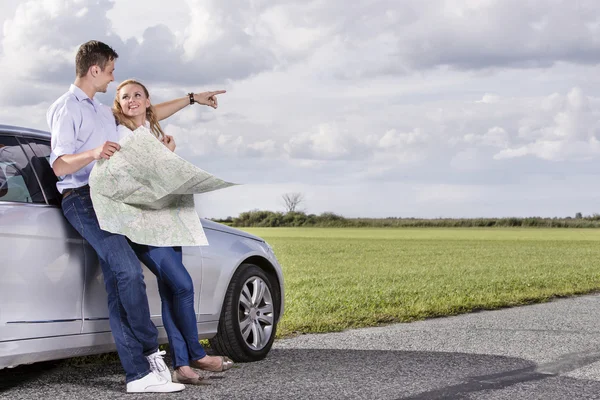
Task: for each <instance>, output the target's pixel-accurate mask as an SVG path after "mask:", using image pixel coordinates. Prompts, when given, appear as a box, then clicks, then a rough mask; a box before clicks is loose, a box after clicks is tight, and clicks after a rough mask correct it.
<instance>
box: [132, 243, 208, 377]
mask: <svg viewBox="0 0 600 400" xmlns="http://www.w3.org/2000/svg"><path fill="white" fill-rule="evenodd" d="M131 247H132V248H133V250H134V251H135V253H136V254H137V256H138V258H139V259H140V260H141V261H142V262H143V263H144V264H145V265H146V267H148V269H149V270H150V271H152V272H153V273H154V275H156V279H157V281H158V291H159V293H160V298H161V303H162V319H163V323H164V325H165V330H166V331H167V336H168V337H169V345H170V346H171V355H172V359H173V367H174V368H178V367H181V366H185V365H190V360H199V359H200V358H203V357H204V356H206V352H205V351H204V348H203V347H202V345H201V344H200V342H199V341H198V326H197V325H196V323H197V321H196V312H195V311H194V282H193V281H192V278H191V276H190V274H189V273H188V271H187V269H186V268H185V266H184V265H183V257H182V253H181V247H154V246H147V245H141V244H137V243H131Z"/></svg>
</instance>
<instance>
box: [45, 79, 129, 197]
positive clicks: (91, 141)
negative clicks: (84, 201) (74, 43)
mask: <svg viewBox="0 0 600 400" xmlns="http://www.w3.org/2000/svg"><path fill="white" fill-rule="evenodd" d="M46 120H47V122H48V126H49V127H50V132H51V133H52V141H51V147H52V152H51V153H50V165H53V164H54V161H56V159H57V158H58V157H60V156H62V155H65V154H78V153H82V152H84V151H87V150H91V149H94V148H96V147H98V146H101V145H103V144H104V142H106V141H107V140H109V141H111V142H117V141H118V138H119V136H118V134H117V124H116V122H115V117H114V116H113V113H112V110H111V109H110V107H108V106H105V105H104V104H101V103H100V102H98V101H96V100H94V99H90V98H89V97H88V95H87V94H85V93H84V91H83V90H81V89H80V88H79V87H77V86H75V85H71V87H70V88H69V91H68V92H67V93H65V94H63V95H62V96H61V97H60V98H59V99H58V100H56V101H55V102H54V104H52V105H51V106H50V108H49V109H48V112H47V113H46ZM95 164H96V161H92V162H91V163H89V164H88V165H86V166H85V167H83V168H81V169H80V170H79V171H77V172H75V173H73V174H69V175H65V176H62V177H60V179H59V181H58V183H57V184H56V187H57V188H58V191H59V192H61V193H62V192H63V190H65V189H70V188H76V187H81V186H84V185H86V184H87V183H88V180H89V177H90V172H91V171H92V168H93V167H94V165H95Z"/></svg>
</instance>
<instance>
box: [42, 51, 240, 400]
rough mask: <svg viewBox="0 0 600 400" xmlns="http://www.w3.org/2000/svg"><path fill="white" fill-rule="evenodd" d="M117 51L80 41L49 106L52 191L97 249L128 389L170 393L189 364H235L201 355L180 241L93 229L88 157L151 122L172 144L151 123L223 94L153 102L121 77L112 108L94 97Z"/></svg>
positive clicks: (185, 377) (195, 379)
mask: <svg viewBox="0 0 600 400" xmlns="http://www.w3.org/2000/svg"><path fill="white" fill-rule="evenodd" d="M117 58H118V54H117V53H116V52H115V51H114V50H113V49H112V48H111V47H110V46H108V45H106V44H104V43H102V42H98V41H89V42H87V43H84V44H83V45H81V46H80V48H79V50H78V52H77V55H76V58H75V64H76V78H75V82H74V84H73V85H71V87H70V88H69V91H68V92H67V93H65V94H64V95H62V96H61V97H60V98H59V99H58V100H56V101H55V102H54V103H53V104H52V105H51V106H50V108H49V109H48V113H47V121H48V125H49V127H50V131H51V133H52V139H51V140H52V141H51V146H52V153H51V155H50V164H51V165H52V169H53V170H54V173H55V174H56V176H58V177H59V181H58V183H57V188H58V190H59V192H61V193H62V195H63V200H62V209H63V213H64V215H65V217H66V218H67V220H68V221H69V222H70V223H71V225H73V227H74V228H75V229H76V230H77V231H78V232H79V233H80V234H81V236H83V238H85V239H86V240H87V241H88V242H89V243H90V245H91V246H92V247H93V248H94V250H95V251H96V253H97V255H98V259H99V261H100V266H101V268H102V273H103V276H104V283H105V288H106V292H107V294H108V311H109V321H110V327H111V331H112V334H113V338H114V340H115V344H116V347H117V352H118V354H119V358H120V360H121V364H122V365H123V368H124V369H125V374H126V389H127V392H133V393H139V392H177V391H180V390H183V389H184V387H185V386H184V385H183V384H182V383H188V384H202V383H203V382H202V378H201V377H200V376H199V375H198V374H197V373H196V372H195V371H194V370H193V369H192V368H191V367H194V368H198V369H202V370H206V371H213V372H222V371H225V370H227V369H229V368H231V366H232V365H233V362H232V361H231V360H230V359H228V358H227V357H221V356H208V355H207V354H206V352H205V351H204V349H203V347H202V345H201V344H200V343H199V341H198V330H197V325H196V313H195V311H194V303H193V300H194V288H193V282H192V279H191V277H190V276H189V274H188V272H187V270H186V269H185V266H184V265H183V263H182V252H181V247H154V246H147V245H141V244H137V243H133V242H131V241H129V240H128V239H127V238H126V237H125V236H122V235H118V234H113V233H110V232H107V231H104V230H102V229H100V227H99V224H98V220H97V218H96V214H95V212H94V208H93V205H92V201H91V198H90V188H89V186H88V180H89V176H90V172H91V170H92V167H93V166H94V164H95V162H96V161H97V160H100V159H101V158H104V159H110V157H111V156H112V155H113V154H114V153H115V152H116V151H119V149H120V146H119V144H118V143H117V142H118V141H119V139H120V138H122V137H123V136H124V135H126V134H129V133H131V132H132V131H133V130H135V129H136V128H138V127H139V126H142V125H145V126H147V127H149V128H150V130H151V131H152V132H153V133H154V134H155V135H156V137H157V138H158V140H160V141H161V142H162V143H163V144H164V145H165V146H167V147H168V148H169V149H170V150H171V151H173V150H174V149H175V141H174V139H173V137H172V136H168V135H165V134H164V133H163V131H162V129H161V128H160V125H159V122H158V121H160V120H163V119H165V118H167V117H169V116H171V115H173V114H175V113H176V112H178V111H180V110H181V109H183V108H184V107H185V106H187V105H191V104H194V103H198V104H204V105H207V106H210V107H213V108H217V98H216V95H218V94H222V93H225V91H215V92H204V93H189V94H188V96H185V97H182V98H178V99H174V100H171V101H167V102H165V103H161V104H158V105H156V106H151V105H150V98H149V94H148V91H147V90H146V88H145V87H144V86H143V85H142V84H140V83H138V82H136V81H133V80H128V81H125V82H123V83H121V85H119V87H118V89H117V95H116V98H115V101H114V108H113V110H111V109H110V108H109V107H108V106H105V105H103V104H100V103H99V102H98V101H96V100H95V99H94V95H95V94H96V93H98V92H106V90H107V88H108V85H109V84H110V82H112V81H114V76H113V72H114V69H115V61H116V60H117ZM117 123H118V125H117ZM140 260H141V261H142V262H143V263H144V264H145V265H146V266H147V267H148V268H149V269H150V270H151V271H152V272H153V273H154V274H155V275H156V278H157V281H158V288H159V292H160V296H161V300H162V318H163V322H164V326H165V329H166V331H167V335H168V338H169V345H170V348H171V352H172V356H173V357H172V358H173V365H174V369H175V370H174V372H173V374H172V375H171V373H170V371H169V369H168V367H167V366H166V364H165V362H164V360H163V357H162V356H163V355H164V354H165V352H164V351H159V349H158V341H157V340H158V331H157V329H156V326H155V325H154V324H153V323H152V321H151V319H150V310H149V306H148V298H147V296H146V286H145V283H144V276H143V273H142V268H141V265H140Z"/></svg>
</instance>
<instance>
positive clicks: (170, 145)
mask: <svg viewBox="0 0 600 400" xmlns="http://www.w3.org/2000/svg"><path fill="white" fill-rule="evenodd" d="M160 141H161V142H162V143H163V144H164V145H165V146H167V149H169V150H171V151H175V147H176V145H175V139H173V136H171V135H164V136H163V137H162V138H161V139H160Z"/></svg>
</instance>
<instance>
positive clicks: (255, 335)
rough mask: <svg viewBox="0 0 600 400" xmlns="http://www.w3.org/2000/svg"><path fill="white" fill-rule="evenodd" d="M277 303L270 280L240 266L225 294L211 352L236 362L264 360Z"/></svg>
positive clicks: (249, 266)
mask: <svg viewBox="0 0 600 400" xmlns="http://www.w3.org/2000/svg"><path fill="white" fill-rule="evenodd" d="M280 303H281V294H280V290H279V285H278V283H277V282H275V280H274V279H273V278H271V277H269V275H267V274H266V273H265V271H263V270H262V269H261V268H259V267H258V266H256V265H254V264H247V263H245V264H242V265H240V267H239V268H238V269H237V271H236V272H235V274H234V275H233V278H232V279H231V282H230V283H229V287H228V288H227V292H226V293H225V299H224V301H223V307H222V309H221V318H220V319H219V326H218V329H217V335H216V336H215V337H213V338H212V339H210V347H211V350H212V351H211V352H212V353H214V354H219V355H224V356H228V357H229V358H231V359H232V360H233V361H236V362H250V361H258V360H262V359H263V358H265V357H266V356H267V354H268V353H269V351H270V350H271V346H273V341H274V340H275V333H276V331H277V320H278V318H279V310H280Z"/></svg>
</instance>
